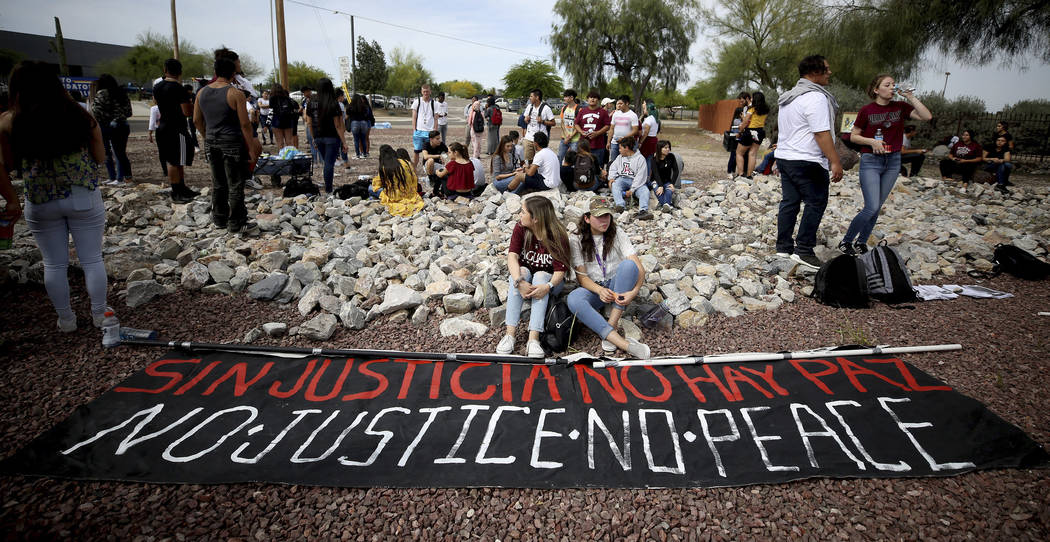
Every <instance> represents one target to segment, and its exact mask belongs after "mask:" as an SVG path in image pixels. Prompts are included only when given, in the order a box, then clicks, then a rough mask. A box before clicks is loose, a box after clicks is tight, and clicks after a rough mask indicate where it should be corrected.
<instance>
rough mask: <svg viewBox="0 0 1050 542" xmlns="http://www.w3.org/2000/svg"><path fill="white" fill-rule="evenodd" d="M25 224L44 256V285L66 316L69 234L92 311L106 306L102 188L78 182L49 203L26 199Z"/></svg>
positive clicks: (98, 311)
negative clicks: (74, 247) (62, 195)
mask: <svg viewBox="0 0 1050 542" xmlns="http://www.w3.org/2000/svg"><path fill="white" fill-rule="evenodd" d="M25 217H26V225H27V226H29V231H30V232H32V234H33V239H34V240H36V244H37V246H38V247H39V248H40V254H41V255H42V256H43V257H44V289H45V290H47V296H48V297H49V298H50V299H51V304H52V305H54V307H55V312H57V313H58V315H59V317H61V318H62V319H63V320H69V319H71V318H73V316H74V313H73V308H72V306H71V305H70V301H69V276H68V269H69V236H70V235H72V236H73V244H74V245H75V246H76V248H77V258H79V259H80V268H81V269H83V270H84V282H85V284H86V285H87V292H88V297H90V298H91V313H92V314H102V312H103V311H104V310H105V309H106V289H107V284H108V282H107V279H106V266H105V264H104V263H103V262H102V234H103V233H104V231H105V229H106V209H105V206H104V205H103V203H102V192H101V191H100V190H99V189H98V188H96V189H94V190H90V189H88V188H85V187H83V186H78V185H75V186H73V187H72V188H71V193H70V195H69V197H68V198H61V199H56V200H51V201H49V202H47V203H32V202H30V201H26V210H25Z"/></svg>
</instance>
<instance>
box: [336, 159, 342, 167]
mask: <svg viewBox="0 0 1050 542" xmlns="http://www.w3.org/2000/svg"><path fill="white" fill-rule="evenodd" d="M341 165H343V161H342V160H336V161H335V167H339V166H341Z"/></svg>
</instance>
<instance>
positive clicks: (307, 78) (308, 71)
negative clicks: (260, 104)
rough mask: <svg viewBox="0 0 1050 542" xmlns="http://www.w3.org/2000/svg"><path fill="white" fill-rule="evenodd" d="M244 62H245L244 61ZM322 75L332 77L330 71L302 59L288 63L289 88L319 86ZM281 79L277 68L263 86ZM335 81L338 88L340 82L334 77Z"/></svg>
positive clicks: (271, 84) (270, 84) (270, 85)
mask: <svg viewBox="0 0 1050 542" xmlns="http://www.w3.org/2000/svg"><path fill="white" fill-rule="evenodd" d="M242 64H243V62H242ZM322 77H328V78H329V79H331V77H330V76H329V75H328V72H326V71H324V70H322V69H321V68H318V67H317V66H311V65H309V64H307V63H306V62H303V61H302V60H297V61H295V62H292V63H290V64H288V89H287V90H298V89H300V88H303V87H313V88H317V80H318V79H320V78H322ZM279 79H280V74H279V73H278V72H277V70H276V69H274V70H272V71H271V72H270V75H269V76H268V77H267V78H266V80H265V81H263V88H270V87H272V86H273V84H274V83H275V82H277V81H278V80H279ZM333 83H334V84H335V86H336V88H338V87H339V86H340V84H339V83H338V82H336V81H335V80H334V79H333Z"/></svg>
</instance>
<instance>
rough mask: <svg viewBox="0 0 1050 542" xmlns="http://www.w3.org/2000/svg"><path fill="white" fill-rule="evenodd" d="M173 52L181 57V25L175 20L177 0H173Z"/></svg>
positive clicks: (177, 56) (176, 57) (176, 56)
mask: <svg viewBox="0 0 1050 542" xmlns="http://www.w3.org/2000/svg"><path fill="white" fill-rule="evenodd" d="M171 54H172V55H174V57H175V60H178V59H179V25H178V23H176V22H175V0H171Z"/></svg>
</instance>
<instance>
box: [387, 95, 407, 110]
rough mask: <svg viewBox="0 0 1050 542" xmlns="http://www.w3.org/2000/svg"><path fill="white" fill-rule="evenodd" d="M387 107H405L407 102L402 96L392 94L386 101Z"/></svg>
mask: <svg viewBox="0 0 1050 542" xmlns="http://www.w3.org/2000/svg"><path fill="white" fill-rule="evenodd" d="M386 108H387V109H404V108H405V102H403V101H401V97H400V96H391V97H390V99H389V100H387V102H386Z"/></svg>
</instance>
